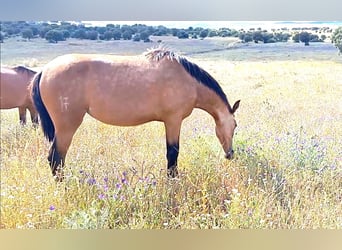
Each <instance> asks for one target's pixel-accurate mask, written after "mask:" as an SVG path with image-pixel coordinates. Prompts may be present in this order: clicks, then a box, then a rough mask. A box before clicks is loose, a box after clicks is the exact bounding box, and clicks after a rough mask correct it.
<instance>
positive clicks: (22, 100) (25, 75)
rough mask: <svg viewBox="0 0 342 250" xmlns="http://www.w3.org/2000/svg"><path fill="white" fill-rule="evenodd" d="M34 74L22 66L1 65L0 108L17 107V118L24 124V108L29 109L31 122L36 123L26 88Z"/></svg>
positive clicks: (33, 108) (33, 109) (34, 111)
mask: <svg viewBox="0 0 342 250" xmlns="http://www.w3.org/2000/svg"><path fill="white" fill-rule="evenodd" d="M35 74H36V72H35V71H33V70H31V69H28V68H26V67H23V66H18V67H14V68H7V67H1V77H0V109H12V108H19V119H20V123H21V124H23V125H24V124H26V109H28V110H29V111H30V115H31V121H32V123H33V124H38V113H37V111H36V109H35V107H34V104H33V102H32V99H31V96H30V92H29V89H28V86H29V84H30V82H31V80H32V79H33V77H34V75H35Z"/></svg>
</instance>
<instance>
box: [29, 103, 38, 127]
mask: <svg viewBox="0 0 342 250" xmlns="http://www.w3.org/2000/svg"><path fill="white" fill-rule="evenodd" d="M28 110H29V111H30V116H31V122H32V124H33V126H35V127H37V125H38V120H39V119H38V113H37V111H36V110H35V109H34V108H33V107H29V108H28Z"/></svg>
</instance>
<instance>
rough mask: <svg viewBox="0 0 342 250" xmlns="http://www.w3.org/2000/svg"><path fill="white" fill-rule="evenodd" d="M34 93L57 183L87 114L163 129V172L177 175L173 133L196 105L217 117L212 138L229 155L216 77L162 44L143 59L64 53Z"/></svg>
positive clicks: (225, 110)
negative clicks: (154, 123) (153, 124)
mask: <svg viewBox="0 0 342 250" xmlns="http://www.w3.org/2000/svg"><path fill="white" fill-rule="evenodd" d="M32 98H33V100H34V103H35V106H36V108H37V110H38V113H39V116H40V120H41V125H42V128H43V131H44V134H45V136H46V137H47V139H48V140H49V141H51V142H52V146H51V148H50V152H49V157H48V160H49V163H50V167H51V170H52V173H53V175H54V176H55V177H56V178H57V179H59V180H61V179H62V178H63V172H62V167H63V164H64V162H65V156H66V154H67V151H68V148H69V146H70V144H71V141H72V138H73V135H74V133H75V131H76V130H77V128H78V127H79V126H80V124H81V123H82V120H83V117H84V115H85V114H86V113H88V114H89V115H90V116H92V117H93V118H95V119H97V120H99V121H101V122H104V123H107V124H111V125H118V126H135V125H139V124H143V123H146V122H149V121H160V122H163V123H164V125H165V131H166V151H167V153H166V157H167V175H168V176H169V177H176V176H177V175H178V171H177V158H178V153H179V134H180V129H181V124H182V121H183V119H184V118H186V117H187V116H189V115H190V114H191V112H192V110H193V109H194V108H200V109H203V110H205V111H207V112H208V113H209V114H210V115H211V116H212V117H213V118H214V120H215V122H216V135H217V137H218V139H219V141H220V142H221V145H222V147H223V150H224V152H225V154H226V157H227V158H228V159H231V158H232V157H233V153H234V151H233V147H232V139H233V134H234V129H235V127H236V122H235V118H234V112H235V111H236V110H237V108H238V107H239V103H240V101H237V102H235V104H234V105H233V107H232V106H231V105H230V104H229V102H228V99H227V97H226V95H225V94H224V92H223V90H222V88H221V87H220V85H219V84H218V83H217V81H216V80H215V79H214V78H213V77H212V76H210V75H209V74H208V73H207V72H206V71H204V70H203V69H202V68H200V67H199V66H198V65H196V64H195V63H192V62H190V61H188V60H187V59H186V58H184V57H182V56H179V55H176V54H175V53H173V52H172V51H169V50H166V49H154V50H150V51H148V52H147V53H145V54H144V55H141V56H132V57H130V56H110V55H96V54H69V55H64V56H60V57H58V58H56V59H54V60H52V61H51V62H49V63H48V64H47V65H45V67H44V68H43V69H42V71H41V72H40V73H39V74H37V75H36V76H35V78H34V80H33V86H32Z"/></svg>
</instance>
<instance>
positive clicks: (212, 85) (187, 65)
mask: <svg viewBox="0 0 342 250" xmlns="http://www.w3.org/2000/svg"><path fill="white" fill-rule="evenodd" d="M145 56H146V57H147V58H148V59H150V60H155V61H159V60H161V59H162V58H164V57H166V58H168V59H169V60H176V61H177V62H178V63H179V64H181V65H182V66H183V68H184V69H185V70H186V71H187V72H188V73H189V74H190V75H191V76H192V77H193V78H195V79H196V80H197V81H198V82H199V83H201V84H203V85H204V86H206V87H207V88H209V89H211V90H212V91H214V92H215V93H216V94H217V95H218V96H219V97H220V98H221V100H222V101H223V102H224V103H225V104H226V106H227V107H228V110H229V112H230V113H233V110H232V107H231V106H230V104H229V102H228V99H227V96H226V94H225V93H224V92H223V90H222V88H221V86H220V85H219V83H218V82H217V81H216V80H215V79H214V78H213V77H212V76H211V75H210V74H209V73H208V72H206V71H205V70H204V69H202V68H200V67H199V66H198V65H197V64H195V63H193V62H190V61H188V60H187V59H186V58H184V57H182V56H179V55H176V54H175V53H174V52H172V51H169V50H166V49H163V48H161V49H154V50H150V51H148V52H147V53H146V54H145Z"/></svg>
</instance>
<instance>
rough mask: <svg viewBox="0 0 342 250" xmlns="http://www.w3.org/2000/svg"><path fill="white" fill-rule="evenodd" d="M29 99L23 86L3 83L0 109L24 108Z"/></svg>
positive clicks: (0, 91) (0, 90)
mask: <svg viewBox="0 0 342 250" xmlns="http://www.w3.org/2000/svg"><path fill="white" fill-rule="evenodd" d="M26 97H27V90H26V88H22V87H21V86H18V85H15V84H12V83H6V82H3V81H2V82H1V89H0V108H1V109H11V108H17V107H20V106H23V105H24V104H25V100H26Z"/></svg>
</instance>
